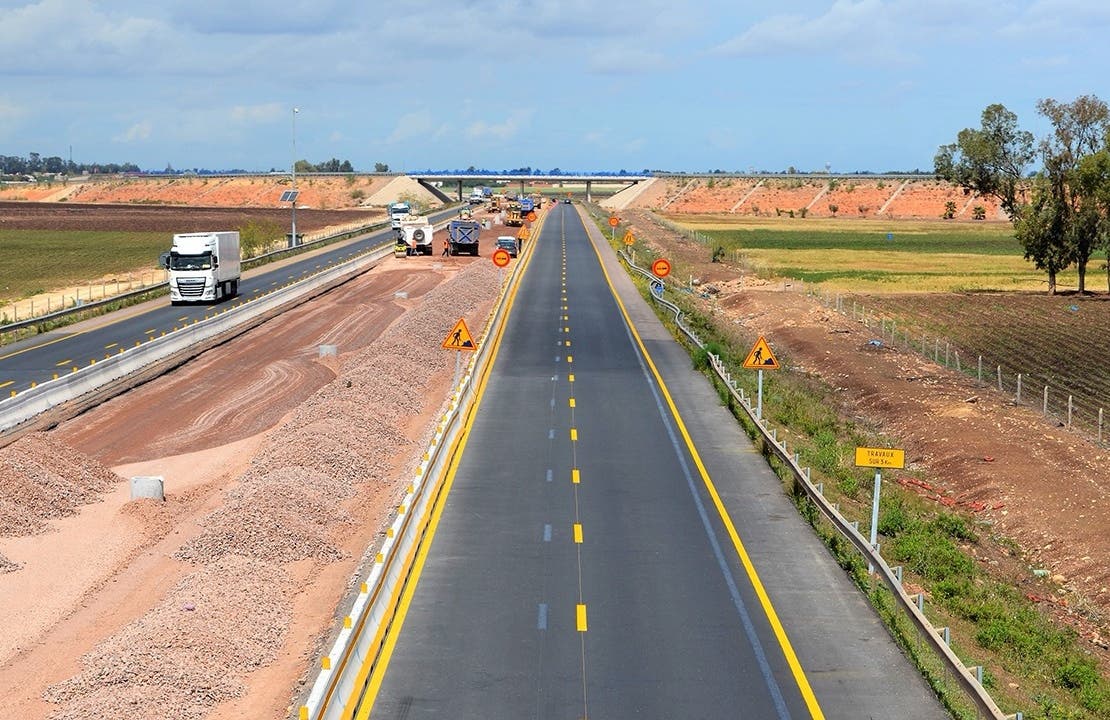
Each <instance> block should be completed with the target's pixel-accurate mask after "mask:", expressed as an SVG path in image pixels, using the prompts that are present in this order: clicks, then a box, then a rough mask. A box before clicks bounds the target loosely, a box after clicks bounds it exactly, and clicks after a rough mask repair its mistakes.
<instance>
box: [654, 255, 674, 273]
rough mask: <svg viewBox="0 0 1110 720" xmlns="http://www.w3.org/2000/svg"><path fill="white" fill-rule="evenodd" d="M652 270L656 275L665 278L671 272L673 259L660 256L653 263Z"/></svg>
mask: <svg viewBox="0 0 1110 720" xmlns="http://www.w3.org/2000/svg"><path fill="white" fill-rule="evenodd" d="M651 271H652V272H653V273H655V277H661V278H665V277H667V276H668V275H670V274H671V261H670V260H664V259H663V258H659V259H658V260H656V261H655V262H653V263H652V264H651Z"/></svg>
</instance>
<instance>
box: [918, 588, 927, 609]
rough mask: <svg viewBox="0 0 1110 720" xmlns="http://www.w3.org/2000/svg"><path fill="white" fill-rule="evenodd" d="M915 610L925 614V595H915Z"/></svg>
mask: <svg viewBox="0 0 1110 720" xmlns="http://www.w3.org/2000/svg"><path fill="white" fill-rule="evenodd" d="M917 609H918V610H920V611H921V612H925V593H923V592H920V593H918V594H917Z"/></svg>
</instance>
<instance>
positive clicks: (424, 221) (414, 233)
mask: <svg viewBox="0 0 1110 720" xmlns="http://www.w3.org/2000/svg"><path fill="white" fill-rule="evenodd" d="M400 231H401V236H402V237H403V238H404V240H405V244H406V245H408V246H409V248H410V249H411V250H412V254H413V255H431V254H432V235H433V233H434V229H433V228H432V224H431V223H430V222H428V218H426V217H422V216H418V215H417V216H413V215H410V216H409V217H408V218H406V219H404V220H402V221H401V228H400Z"/></svg>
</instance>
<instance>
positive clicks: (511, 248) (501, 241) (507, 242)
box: [494, 235, 517, 257]
mask: <svg viewBox="0 0 1110 720" xmlns="http://www.w3.org/2000/svg"><path fill="white" fill-rule="evenodd" d="M494 249H495V250H505V251H507V252H508V253H509V257H516V250H517V248H516V238H515V237H513V236H512V235H502V236H501V237H499V238H497V247H496V248H494Z"/></svg>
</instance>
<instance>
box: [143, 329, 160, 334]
mask: <svg viewBox="0 0 1110 720" xmlns="http://www.w3.org/2000/svg"><path fill="white" fill-rule="evenodd" d="M156 332H158V331H157V330H155V329H154V328H151V329H149V330H147V331H146V333H145V334H146V335H153V334H154V333H156Z"/></svg>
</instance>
